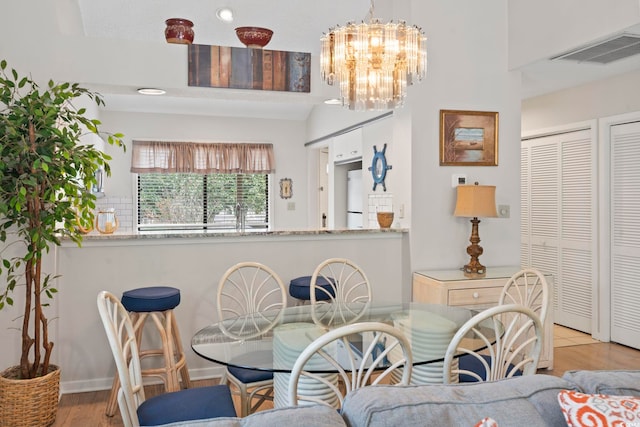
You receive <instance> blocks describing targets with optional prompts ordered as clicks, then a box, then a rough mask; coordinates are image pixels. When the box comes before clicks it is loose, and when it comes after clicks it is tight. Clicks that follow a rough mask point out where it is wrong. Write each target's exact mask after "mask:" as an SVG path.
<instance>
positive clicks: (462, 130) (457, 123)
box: [440, 110, 498, 166]
mask: <svg viewBox="0 0 640 427" xmlns="http://www.w3.org/2000/svg"><path fill="white" fill-rule="evenodd" d="M440 166H498V113H496V112H491V111H460V110H440Z"/></svg>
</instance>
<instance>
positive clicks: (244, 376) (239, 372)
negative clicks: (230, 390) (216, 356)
mask: <svg viewBox="0 0 640 427" xmlns="http://www.w3.org/2000/svg"><path fill="white" fill-rule="evenodd" d="M227 370H228V371H229V373H230V374H231V375H233V376H234V377H236V378H237V379H238V381H240V382H242V383H244V384H250V383H257V382H259V381H267V380H272V379H273V372H267V371H259V370H256V369H245V368H237V367H235V366H229V367H228V368H227Z"/></svg>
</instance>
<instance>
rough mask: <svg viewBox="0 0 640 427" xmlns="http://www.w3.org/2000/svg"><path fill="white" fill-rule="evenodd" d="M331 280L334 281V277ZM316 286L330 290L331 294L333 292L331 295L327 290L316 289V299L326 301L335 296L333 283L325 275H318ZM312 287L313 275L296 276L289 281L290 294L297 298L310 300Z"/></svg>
mask: <svg viewBox="0 0 640 427" xmlns="http://www.w3.org/2000/svg"><path fill="white" fill-rule="evenodd" d="M331 280H332V281H333V279H331ZM334 283H335V282H334ZM316 286H320V287H321V288H323V289H325V290H326V291H327V292H329V294H331V296H329V295H327V294H326V293H325V292H322V291H320V290H319V289H316V300H318V301H326V300H328V299H330V298H331V297H334V296H335V291H334V289H333V286H332V283H331V282H329V281H328V280H327V279H325V278H324V277H318V278H317V279H316ZM310 288H311V276H302V277H296V278H295V279H293V280H291V282H289V295H291V296H292V297H294V298H296V299H300V300H304V301H309V300H310V299H311V289H310Z"/></svg>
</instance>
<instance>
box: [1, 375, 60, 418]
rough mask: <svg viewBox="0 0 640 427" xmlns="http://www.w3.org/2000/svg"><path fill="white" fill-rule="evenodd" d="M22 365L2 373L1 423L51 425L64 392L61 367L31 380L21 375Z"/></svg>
mask: <svg viewBox="0 0 640 427" xmlns="http://www.w3.org/2000/svg"><path fill="white" fill-rule="evenodd" d="M19 370H20V367H18V366H14V367H12V368H9V369H7V370H5V371H3V372H2V373H1V374H0V408H2V410H0V427H5V426H6V427H8V426H11V427H33V426H50V425H51V424H53V422H54V421H55V419H56V414H57V412H58V399H59V395H60V369H59V368H58V367H57V366H53V365H52V366H50V367H49V373H48V374H47V375H44V376H42V377H37V378H34V379H31V380H21V379H15V378H17V376H18V375H17V374H18V372H19Z"/></svg>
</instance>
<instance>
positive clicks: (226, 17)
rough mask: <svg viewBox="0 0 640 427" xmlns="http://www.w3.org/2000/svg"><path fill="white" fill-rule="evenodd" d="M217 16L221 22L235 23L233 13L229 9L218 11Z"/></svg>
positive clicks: (224, 8)
mask: <svg viewBox="0 0 640 427" xmlns="http://www.w3.org/2000/svg"><path fill="white" fill-rule="evenodd" d="M216 16H217V17H218V19H219V20H221V21H223V22H232V21H233V11H232V10H231V9H229V8H228V7H223V8H221V9H218V10H216Z"/></svg>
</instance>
